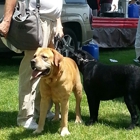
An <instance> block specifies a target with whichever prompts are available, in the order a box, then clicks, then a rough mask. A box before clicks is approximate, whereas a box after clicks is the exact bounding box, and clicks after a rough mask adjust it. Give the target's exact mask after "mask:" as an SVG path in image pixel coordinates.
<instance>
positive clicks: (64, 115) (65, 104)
mask: <svg viewBox="0 0 140 140" xmlns="http://www.w3.org/2000/svg"><path fill="white" fill-rule="evenodd" d="M68 110H69V101H68V99H63V100H62V101H61V130H60V133H61V136H65V135H69V134H70V132H69V131H68Z"/></svg>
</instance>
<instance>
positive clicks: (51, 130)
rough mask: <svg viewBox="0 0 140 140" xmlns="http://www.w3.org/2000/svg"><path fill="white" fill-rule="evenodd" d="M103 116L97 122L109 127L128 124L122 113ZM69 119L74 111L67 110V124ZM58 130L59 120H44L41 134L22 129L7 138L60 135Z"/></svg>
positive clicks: (84, 119) (86, 117)
mask: <svg viewBox="0 0 140 140" xmlns="http://www.w3.org/2000/svg"><path fill="white" fill-rule="evenodd" d="M16 114H17V112H14V113H13V114H12V115H11V114H10V115H11V117H12V116H13V117H14V119H16V118H15V116H16ZM105 117H106V118H99V121H98V124H103V125H105V126H108V127H110V128H115V129H125V128H127V127H128V126H129V124H130V116H128V115H124V114H122V113H120V114H109V115H108V116H105ZM120 118H121V119H120ZM82 119H83V123H85V122H86V121H87V120H88V119H89V116H82ZM5 121H6V120H5ZM70 121H72V122H73V123H74V121H75V113H74V112H71V111H70V112H69V120H68V124H69V122H70ZM14 122H15V121H14ZM11 125H13V124H12V123H11V124H9V122H7V124H5V125H3V127H7V126H9V127H10V126H11ZM95 125H96V124H95ZM87 127H88V126H87ZM93 127H94V125H93ZM59 130H60V121H55V122H53V121H48V120H46V123H45V127H44V131H43V132H42V133H41V134H39V135H35V134H33V130H24V131H23V132H18V133H17V131H16V132H12V133H11V134H10V135H9V139H10V140H19V139H25V138H30V139H32V138H39V137H40V136H44V135H47V134H56V133H57V134H59V135H60V132H59Z"/></svg>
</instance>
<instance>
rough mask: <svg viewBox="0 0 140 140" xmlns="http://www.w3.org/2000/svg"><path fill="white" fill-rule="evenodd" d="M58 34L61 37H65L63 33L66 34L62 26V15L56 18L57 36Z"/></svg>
mask: <svg viewBox="0 0 140 140" xmlns="http://www.w3.org/2000/svg"><path fill="white" fill-rule="evenodd" d="M58 34H59V36H60V37H63V35H64V33H63V26H62V23H61V18H60V17H59V18H58V19H57V20H56V34H55V36H57V35H58Z"/></svg>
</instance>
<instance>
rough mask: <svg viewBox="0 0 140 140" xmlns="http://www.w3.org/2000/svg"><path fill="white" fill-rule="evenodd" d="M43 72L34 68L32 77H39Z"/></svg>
mask: <svg viewBox="0 0 140 140" xmlns="http://www.w3.org/2000/svg"><path fill="white" fill-rule="evenodd" d="M41 73H42V71H39V70H33V72H32V78H37V77H38V76H39V75H40V74H41Z"/></svg>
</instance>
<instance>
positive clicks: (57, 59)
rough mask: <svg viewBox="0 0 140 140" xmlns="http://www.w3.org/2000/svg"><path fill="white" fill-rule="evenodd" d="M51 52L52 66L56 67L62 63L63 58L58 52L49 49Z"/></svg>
mask: <svg viewBox="0 0 140 140" xmlns="http://www.w3.org/2000/svg"><path fill="white" fill-rule="evenodd" d="M51 50H52V52H53V54H54V64H55V65H56V66H58V65H59V63H60V62H61V61H62V59H63V56H62V55H61V54H60V53H59V52H58V51H56V50H55V49H51Z"/></svg>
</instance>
